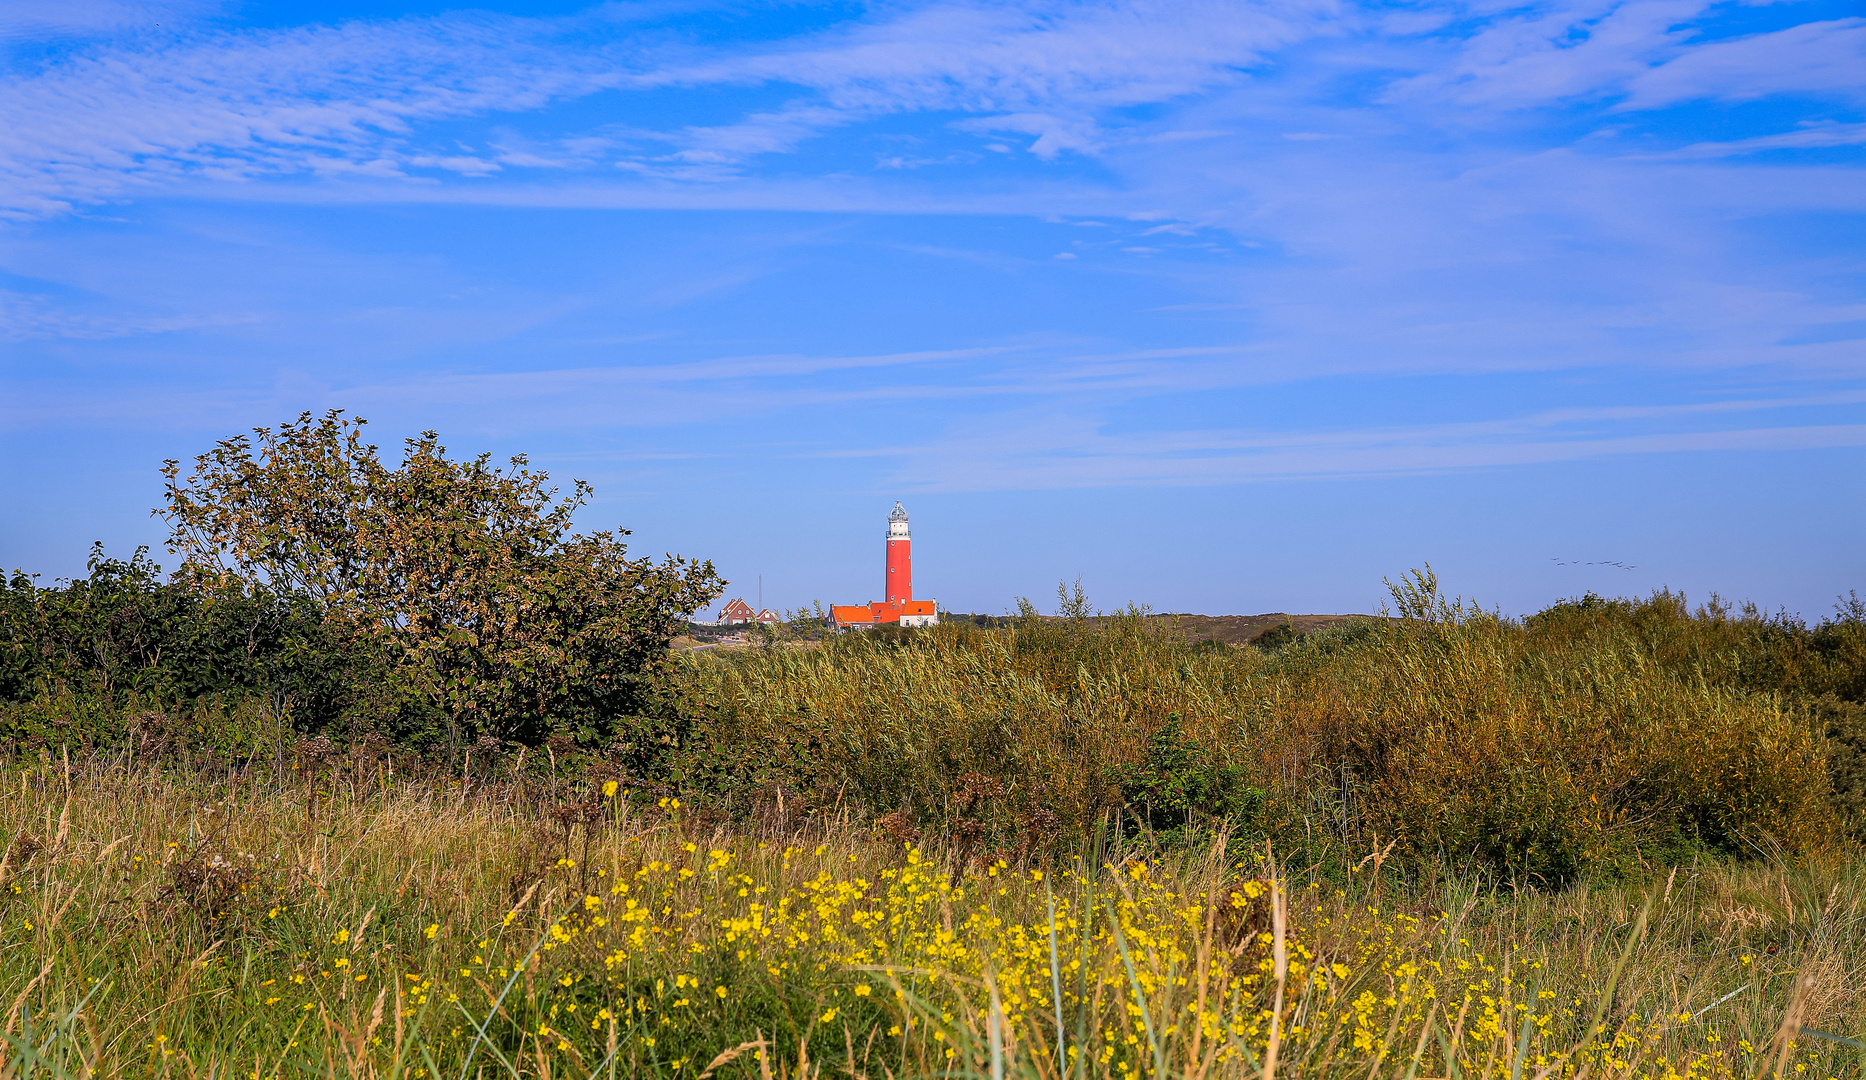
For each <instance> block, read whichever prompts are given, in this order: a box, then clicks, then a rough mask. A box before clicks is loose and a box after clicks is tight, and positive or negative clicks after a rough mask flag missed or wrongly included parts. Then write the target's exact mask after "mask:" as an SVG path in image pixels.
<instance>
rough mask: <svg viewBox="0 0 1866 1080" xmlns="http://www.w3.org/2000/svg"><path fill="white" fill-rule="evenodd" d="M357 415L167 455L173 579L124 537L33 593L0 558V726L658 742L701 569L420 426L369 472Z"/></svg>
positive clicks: (238, 752) (524, 470) (433, 747)
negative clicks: (635, 548)
mask: <svg viewBox="0 0 1866 1080" xmlns="http://www.w3.org/2000/svg"><path fill="white" fill-rule="evenodd" d="M361 427H362V422H361V421H352V420H348V419H346V418H344V417H343V416H342V415H341V414H340V413H336V412H332V413H330V414H327V415H326V416H324V417H323V418H321V419H313V418H312V417H311V416H310V414H308V413H307V414H305V415H304V416H301V417H300V418H299V419H298V420H297V421H295V422H291V423H287V424H282V425H280V426H279V427H278V428H277V429H276V430H274V429H268V428H259V429H255V433H254V437H252V438H248V437H245V436H241V437H237V438H233V439H228V440H225V441H223V442H221V443H220V444H218V445H217V446H216V447H215V448H214V449H213V450H212V451H210V452H209V453H207V454H203V455H201V456H200V457H199V458H197V459H196V462H195V468H194V470H193V472H192V473H191V474H189V475H188V476H186V477H185V478H184V477H183V475H182V473H181V470H180V466H179V464H178V463H177V462H172V461H171V462H169V463H168V465H167V467H166V469H165V470H164V472H165V475H166V476H167V477H168V480H169V486H168V505H167V506H166V507H165V508H164V509H163V510H161V511H160V513H161V514H162V516H163V517H165V518H166V519H167V520H168V522H169V523H170V525H171V526H172V529H173V531H172V534H171V537H170V542H169V544H170V547H171V549H172V550H174V551H176V552H177V553H178V554H181V555H183V556H184V561H183V562H182V565H181V567H180V569H179V570H178V571H177V572H176V574H175V575H174V576H173V578H172V579H171V580H167V581H165V580H163V579H162V577H161V573H160V568H159V567H158V566H156V565H155V564H154V563H153V562H151V561H150V560H149V559H148V558H147V556H146V554H145V553H144V552H142V551H140V550H139V551H138V552H137V553H136V554H135V555H134V556H133V557H132V558H131V559H130V560H129V561H127V562H124V561H121V560H114V559H109V558H105V557H104V555H103V553H102V551H101V549H98V550H94V551H93V555H92V559H91V564H90V574H89V576H88V577H87V578H85V579H82V580H78V581H72V582H66V583H62V584H59V585H55V586H53V587H51V588H41V587H39V586H37V584H36V583H35V582H33V581H32V580H31V579H29V578H27V577H25V576H23V575H19V574H15V576H14V577H13V579H12V580H11V581H10V582H8V583H7V586H6V589H5V594H4V598H3V601H0V706H4V707H3V708H0V733H4V734H6V735H8V736H11V737H12V738H14V739H16V740H23V741H29V742H30V741H33V740H38V741H41V742H58V743H64V744H67V745H69V744H72V743H74V742H75V743H77V744H78V745H80V746H85V745H88V746H114V745H117V744H119V743H123V742H129V743H132V744H140V743H141V742H143V741H148V740H150V739H154V740H155V741H156V742H158V743H160V744H162V745H164V746H171V747H173V748H179V749H188V750H192V751H201V750H207V751H215V752H223V753H227V754H232V755H234V756H236V757H246V756H252V755H254V754H256V753H263V752H265V751H266V750H267V749H269V750H270V751H271V752H273V753H275V754H276V753H280V752H282V750H283V744H284V743H285V742H289V741H291V740H293V739H294V738H295V737H297V736H300V735H325V736H330V737H334V738H338V739H344V740H351V741H355V740H361V739H366V738H367V739H373V740H374V741H375V742H377V743H381V744H386V745H394V746H398V747H403V748H409V749H415V750H419V751H422V752H436V751H439V752H443V753H446V754H448V755H450V756H451V755H455V754H458V753H459V752H461V751H463V750H465V748H467V747H470V746H478V747H479V748H481V750H482V752H484V751H488V750H493V749H497V748H500V747H503V746H506V745H509V744H517V745H523V746H536V745H540V744H542V743H544V742H545V741H546V740H547V739H552V738H555V739H558V740H559V741H560V742H565V743H566V744H567V745H583V746H591V745H602V746H608V745H610V744H611V743H612V742H613V741H614V740H616V739H617V738H618V737H620V738H623V739H628V738H631V737H633V738H635V739H637V741H643V740H644V739H645V740H646V741H647V742H648V743H650V744H652V745H653V746H656V747H658V746H659V745H661V741H660V735H659V732H660V729H661V728H662V727H664V726H666V725H667V724H669V723H671V722H673V720H674V719H675V717H674V716H673V714H672V713H671V712H670V710H669V707H668V701H667V698H666V696H665V693H664V684H665V682H666V679H665V674H666V668H667V665H668V657H667V644H668V641H669V639H671V638H672V637H673V636H674V635H675V634H676V633H678V632H679V631H680V629H681V628H683V627H684V626H685V617H686V615H687V614H688V613H690V612H691V611H693V610H694V609H695V608H698V607H700V606H702V605H704V604H706V603H707V602H709V601H710V600H711V599H712V598H713V597H714V596H716V595H717V594H718V592H719V589H720V587H721V585H722V584H723V583H721V582H720V581H719V580H718V578H717V576H716V575H715V574H714V573H713V569H712V566H711V564H710V563H693V562H688V561H686V560H682V559H677V558H674V557H671V556H670V557H669V558H668V559H666V560H665V561H663V562H660V563H656V562H653V561H651V560H647V559H630V558H628V557H627V548H626V546H625V545H624V544H623V543H622V542H621V536H623V535H626V533H609V532H599V533H594V534H588V535H573V534H571V532H570V519H571V515H572V513H573V512H574V511H575V510H576V509H577V508H578V507H580V506H582V505H583V504H584V502H585V500H586V499H587V497H588V495H589V488H588V487H587V485H584V484H582V483H581V482H579V483H578V484H577V485H576V487H575V490H574V492H573V493H572V494H571V495H570V496H569V497H568V498H563V499H559V498H558V497H557V494H556V491H555V489H552V488H550V487H548V486H547V484H548V479H549V478H548V477H546V476H545V475H544V474H542V473H536V472H533V471H531V470H530V469H529V468H528V467H527V466H526V462H525V459H523V458H522V457H519V458H513V459H512V461H511V463H510V464H509V466H508V467H506V468H495V467H493V465H492V464H491V463H490V461H489V459H488V458H487V457H486V456H484V455H482V456H480V457H478V458H475V459H472V460H469V461H455V460H451V459H449V458H448V456H447V452H446V448H445V447H443V446H441V445H440V443H439V440H438V437H437V436H436V435H435V434H434V433H433V432H427V433H425V434H424V435H422V436H421V437H420V438H419V439H411V440H409V441H408V443H407V446H406V448H405V453H404V457H403V461H402V463H401V465H400V466H399V467H396V468H389V467H388V466H387V465H385V464H384V463H383V462H382V461H381V460H380V458H379V456H378V454H377V451H376V448H375V447H374V446H371V445H368V444H366V443H364V442H363V441H362V439H361ZM229 717H240V718H243V719H242V720H240V721H239V722H234V721H231V720H229V719H228V718H229ZM258 717H263V718H264V722H263V723H262V722H260V721H259V720H257V719H254V718H258ZM249 720H250V721H252V723H248V722H247V721H249ZM255 725H257V726H255ZM259 729H264V730H267V731H270V732H271V733H272V734H271V735H270V736H269V737H268V738H269V739H270V742H271V743H274V744H278V745H272V746H270V747H264V748H262V747H259V746H256V745H255V744H254V739H255V738H256V737H257V736H256V735H255V732H256V731H257V730H259ZM151 732H156V733H159V734H157V735H151ZM644 733H646V734H645V735H644ZM262 741H264V740H262ZM638 756H644V755H638ZM645 756H652V755H651V754H648V755H645Z"/></svg>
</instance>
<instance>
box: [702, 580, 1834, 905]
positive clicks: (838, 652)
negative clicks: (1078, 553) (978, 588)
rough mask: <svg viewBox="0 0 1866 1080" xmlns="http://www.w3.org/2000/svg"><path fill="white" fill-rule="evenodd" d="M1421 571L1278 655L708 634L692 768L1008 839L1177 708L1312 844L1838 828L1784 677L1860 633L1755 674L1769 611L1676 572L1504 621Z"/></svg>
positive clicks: (1763, 840)
mask: <svg viewBox="0 0 1866 1080" xmlns="http://www.w3.org/2000/svg"><path fill="white" fill-rule="evenodd" d="M1418 592H1419V595H1417V596H1413V597H1412V598H1411V600H1410V602H1411V603H1413V605H1414V610H1413V611H1412V612H1411V617H1407V618H1396V619H1390V620H1384V621H1374V620H1370V621H1367V622H1365V623H1362V624H1359V625H1354V626H1349V627H1345V628H1339V629H1334V630H1329V631H1323V632H1321V633H1317V634H1314V635H1311V636H1310V637H1309V638H1307V639H1305V640H1302V641H1300V642H1298V643H1296V644H1293V645H1290V646H1287V647H1284V648H1282V649H1280V650H1278V651H1276V652H1274V653H1266V652H1264V651H1261V650H1258V649H1254V648H1247V647H1225V646H1219V647H1209V646H1207V647H1200V646H1194V645H1188V644H1187V643H1186V642H1185V641H1184V640H1183V635H1181V634H1179V633H1177V632H1175V630H1174V628H1173V627H1172V626H1171V624H1170V622H1163V621H1161V620H1157V619H1147V618H1144V617H1142V616H1141V615H1140V614H1138V613H1130V614H1129V615H1127V616H1125V617H1117V618H1113V619H1103V620H1096V622H1095V623H1094V624H1091V623H1090V622H1089V620H1086V619H1076V620H1070V619H1060V620H1058V619H1038V618H1035V617H1033V616H1026V617H1025V618H1023V619H1021V620H1019V621H1018V624H1017V625H1015V626H1013V627H1010V628H1007V629H998V630H980V629H976V628H974V627H972V626H970V625H963V624H962V625H946V626H941V627H938V628H936V629H929V630H925V631H920V632H916V633H913V634H908V635H901V636H900V637H899V638H898V639H894V640H885V641H884V640H873V639H866V638H860V637H843V638H839V639H834V640H831V641H829V642H826V643H824V644H823V645H821V646H820V647H814V648H796V647H784V645H783V643H781V642H775V643H772V644H770V645H768V646H767V647H764V648H761V649H752V650H748V651H746V652H743V653H739V654H737V655H730V656H715V655H702V656H700V657H697V658H694V659H693V660H692V661H691V662H690V663H689V665H688V667H687V670H686V672H685V684H684V692H685V694H686V700H687V701H688V703H689V705H688V709H689V711H690V712H691V713H692V714H694V715H695V716H696V717H698V718H699V720H698V722H697V724H696V727H695V729H694V732H693V735H692V738H691V741H690V743H689V745H690V746H691V747H692V748H693V749H692V752H690V753H687V754H686V755H684V756H683V757H680V758H679V760H680V762H681V765H680V769H681V770H682V775H684V776H686V777H689V778H706V779H708V781H709V782H710V783H711V784H712V785H713V787H714V788H715V790H719V791H725V792H730V791H733V790H745V789H748V788H758V787H760V786H761V785H762V786H764V787H766V788H770V787H772V786H781V785H788V786H790V787H792V788H795V789H798V790H799V791H800V792H802V793H803V794H804V795H805V796H807V797H810V798H813V799H814V800H815V802H816V803H817V804H818V805H820V806H825V807H831V806H836V805H846V804H849V803H853V804H856V805H858V806H860V807H862V808H864V809H865V810H866V811H867V812H869V813H871V814H874V815H882V814H894V815H896V817H897V818H898V819H900V820H904V821H909V822H911V823H912V824H913V826H914V827H915V828H919V829H932V830H936V831H948V832H949V831H951V830H952V829H954V828H955V827H958V826H959V825H961V824H962V823H964V822H967V821H970V822H972V823H973V824H972V825H971V826H970V827H972V828H974V829H976V828H980V827H983V828H985V829H986V830H987V832H988V833H990V834H991V837H992V838H993V840H992V842H995V843H997V844H999V845H1000V846H1001V847H1003V848H1005V849H1009V848H1012V847H1014V846H1016V844H1018V843H1020V842H1022V841H1020V840H1019V838H1018V835H1017V834H1018V832H1019V824H1018V823H1019V822H1022V821H1025V820H1028V819H1029V818H1030V817H1031V816H1032V815H1034V814H1047V815H1054V816H1055V818H1056V820H1057V821H1058V822H1059V823H1060V826H1061V834H1062V835H1063V836H1066V837H1070V838H1072V840H1079V839H1080V838H1081V837H1082V836H1084V835H1085V834H1086V831H1087V830H1088V829H1089V828H1090V827H1091V826H1092V825H1093V823H1094V822H1096V821H1097V820H1099V819H1100V818H1101V817H1102V816H1103V815H1105V814H1107V813H1109V812H1111V811H1115V810H1118V809H1120V808H1121V802H1122V800H1121V796H1120V790H1119V784H1118V776H1119V774H1120V773H1121V771H1122V770H1123V769H1126V768H1131V767H1132V766H1133V765H1134V764H1135V763H1136V762H1138V761H1139V760H1141V759H1142V757H1143V756H1144V755H1145V753H1146V752H1147V747H1148V746H1149V741H1150V740H1151V739H1153V738H1154V736H1155V735H1156V733H1158V732H1159V731H1160V730H1161V728H1162V726H1163V725H1166V724H1168V723H1169V722H1172V723H1177V724H1178V725H1179V726H1180V728H1181V729H1182V730H1183V731H1185V732H1186V733H1187V734H1188V736H1189V737H1190V738H1191V739H1192V740H1194V741H1195V742H1196V744H1197V745H1198V746H1199V747H1201V748H1202V752H1203V754H1204V755H1205V756H1206V757H1208V758H1209V759H1211V760H1212V761H1213V762H1215V763H1218V764H1223V765H1228V766H1231V767H1234V768H1235V769H1237V770H1240V771H1241V772H1242V774H1243V775H1244V776H1245V777H1246V778H1247V779H1248V781H1249V782H1250V783H1251V784H1254V785H1256V786H1257V787H1258V788H1260V789H1262V790H1263V791H1264V792H1265V793H1266V796H1267V797H1266V798H1265V800H1264V801H1263V804H1262V809H1261V810H1260V811H1259V812H1258V814H1257V815H1256V817H1255V819H1254V820H1252V821H1249V822H1234V823H1233V824H1234V826H1239V827H1244V828H1246V829H1249V830H1253V831H1254V832H1255V833H1256V834H1260V835H1268V836H1270V837H1271V838H1272V839H1274V840H1275V841H1276V843H1277V845H1278V847H1279V849H1281V850H1285V851H1288V852H1290V853H1291V854H1292V857H1298V858H1302V859H1305V860H1308V861H1311V862H1317V861H1323V862H1328V861H1332V862H1333V863H1335V864H1340V863H1341V862H1342V861H1343V860H1351V859H1353V858H1358V857H1359V854H1360V853H1363V852H1365V851H1367V850H1369V848H1370V846H1372V845H1373V844H1375V842H1376V838H1378V840H1379V842H1380V843H1382V844H1389V845H1397V847H1396V848H1395V856H1394V857H1395V858H1396V860H1398V862H1399V863H1400V864H1402V865H1409V866H1418V867H1438V866H1455V867H1464V868H1468V869H1471V870H1476V871H1482V872H1484V873H1487V874H1490V875H1492V876H1496V877H1501V878H1505V879H1519V880H1523V881H1526V882H1537V881H1539V882H1542V883H1544V884H1549V885H1560V884H1563V883H1565V882H1569V881H1573V880H1576V879H1577V878H1579V877H1581V876H1584V875H1588V874H1596V875H1601V874H1604V875H1608V876H1612V875H1629V874H1635V873H1638V872H1640V871H1641V869H1642V868H1643V867H1648V866H1652V865H1661V864H1666V863H1670V862H1675V861H1677V860H1679V859H1686V860H1688V859H1690V858H1691V857H1693V856H1694V855H1719V856H1731V855H1742V854H1747V853H1753V852H1755V851H1756V850H1759V849H1762V848H1772V849H1781V850H1785V851H1788V852H1819V851H1830V850H1835V849H1836V846H1837V845H1840V844H1843V843H1844V839H1843V837H1844V834H1845V832H1846V829H1847V826H1848V822H1847V821H1846V820H1845V815H1844V814H1843V813H1842V812H1841V811H1840V809H1839V802H1838V800H1836V799H1835V797H1834V792H1833V790H1832V785H1831V781H1830V776H1829V772H1830V761H1829V752H1828V751H1829V743H1828V740H1827V737H1826V735H1825V733H1824V732H1823V730H1822V727H1821V724H1820V723H1819V722H1818V721H1817V719H1816V717H1815V714H1814V712H1813V711H1811V709H1810V707H1809V706H1808V704H1807V699H1806V696H1805V694H1800V693H1798V691H1797V688H1798V687H1800V688H1804V689H1805V686H1804V684H1807V683H1809V681H1810V680H1811V679H1813V675H1809V674H1808V673H1809V672H1813V673H1814V674H1815V675H1819V676H1820V677H1821V678H1826V679H1827V680H1828V682H1833V683H1836V684H1842V683H1844V681H1845V679H1847V678H1851V675H1850V674H1849V673H1850V672H1851V671H1852V668H1851V667H1849V666H1848V665H1856V666H1860V667H1861V668H1862V669H1866V650H1855V651H1859V652H1860V653H1861V655H1860V656H1858V657H1851V658H1849V656H1848V655H1841V656H1840V659H1839V660H1838V661H1833V662H1828V661H1824V660H1822V659H1821V655H1820V654H1819V653H1818V650H1817V651H1816V652H1815V654H1814V655H1813V658H1812V659H1809V657H1808V656H1803V657H1802V661H1801V668H1799V669H1797V670H1800V671H1801V672H1802V675H1800V676H1797V678H1801V680H1802V681H1801V682H1794V681H1793V680H1789V682H1790V683H1792V685H1790V686H1789V688H1788V689H1783V688H1782V687H1780V686H1775V685H1761V686H1759V685H1757V680H1756V679H1754V678H1750V677H1749V676H1746V675H1745V674H1744V672H1745V671H1746V670H1748V671H1750V672H1751V674H1752V675H1753V674H1754V669H1756V668H1757V666H1758V665H1757V662H1756V661H1757V657H1758V656H1763V657H1765V658H1766V657H1767V656H1768V655H1773V654H1768V653H1767V652H1766V650H1763V649H1759V648H1758V647H1755V646H1754V642H1753V641H1751V640H1750V639H1749V638H1745V637H1744V636H1743V635H1744V634H1746V633H1747V634H1750V636H1751V637H1752V638H1753V637H1755V636H1756V635H1755V631H1756V628H1755V627H1750V628H1749V629H1747V630H1746V629H1744V628H1743V627H1740V626H1738V627H1735V628H1734V629H1733V628H1732V625H1731V623H1730V620H1729V619H1727V618H1725V617H1724V616H1723V615H1722V614H1719V613H1717V612H1709V613H1706V612H1699V613H1698V614H1697V615H1692V614H1690V613H1687V612H1684V611H1683V610H1682V607H1681V604H1680V603H1679V602H1678V601H1677V599H1676V598H1675V597H1671V596H1669V595H1668V594H1661V596H1659V597H1656V598H1654V600H1652V601H1650V602H1648V603H1646V604H1643V605H1639V604H1635V605H1630V606H1629V607H1628V608H1627V610H1626V611H1625V612H1621V613H1620V614H1619V615H1618V616H1615V615H1613V613H1612V612H1607V613H1602V612H1600V611H1598V610H1595V609H1594V608H1593V607H1586V606H1578V607H1577V610H1576V611H1575V612H1572V613H1565V612H1562V611H1553V612H1550V613H1545V614H1544V615H1543V616H1538V617H1536V618H1534V619H1531V620H1529V621H1527V622H1518V621H1514V620H1509V619H1503V618H1499V617H1497V616H1494V615H1490V614H1486V613H1483V612H1477V611H1472V610H1468V609H1464V608H1459V607H1456V606H1454V605H1448V604H1445V603H1443V602H1442V601H1438V600H1437V599H1436V596H1435V594H1434V593H1433V592H1432V590H1430V589H1423V590H1418ZM1400 595H1401V598H1402V599H1407V596H1406V594H1403V593H1402V594H1400ZM1726 614H1727V613H1726ZM1763 629H1765V630H1766V626H1765V627H1764V628H1763ZM1804 636H1805V635H1804ZM1855 636H1858V637H1860V638H1861V640H1862V641H1866V632H1863V633H1862V634H1860V635H1855ZM1847 640H1848V641H1851V639H1850V638H1849V639H1847ZM1803 652H1807V650H1803ZM1778 659H1779V658H1778ZM1816 661H1820V662H1821V663H1824V664H1826V666H1825V667H1822V666H1820V664H1817V663H1816ZM1746 665H1747V666H1746ZM1780 667H1781V664H1779V663H1778V664H1776V668H1775V669H1771V670H1776V669H1779V668H1780ZM1777 674H1779V670H1777ZM1802 676H1807V677H1806V678H1803V677H1802ZM1776 681H1777V682H1781V681H1782V679H1781V678H1778V679H1777V680H1776ZM1814 681H1818V680H1814ZM1823 685H1825V684H1823ZM967 777H987V778H990V780H991V782H992V784H993V785H994V786H995V789H996V790H999V791H1001V792H1002V793H1003V794H1002V797H1001V798H1000V799H998V800H996V802H997V804H998V805H997V807H996V809H995V810H994V815H995V816H991V817H990V819H989V820H986V819H985V818H982V817H981V816H980V815H979V814H978V812H977V811H976V809H975V808H973V807H971V806H968V805H964V803H965V800H963V799H958V798H957V797H956V793H958V792H959V791H961V789H963V788H965V787H966V784H965V778H967Z"/></svg>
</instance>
